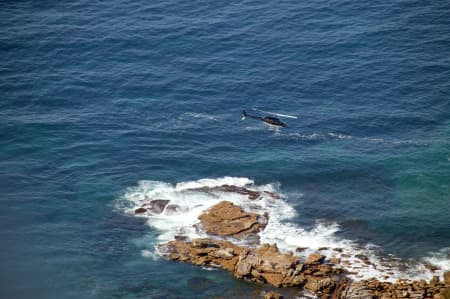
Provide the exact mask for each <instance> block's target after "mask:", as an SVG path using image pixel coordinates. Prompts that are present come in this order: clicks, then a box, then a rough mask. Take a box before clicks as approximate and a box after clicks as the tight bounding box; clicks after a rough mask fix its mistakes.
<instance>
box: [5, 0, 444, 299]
mask: <svg viewBox="0 0 450 299" xmlns="http://www.w3.org/2000/svg"><path fill="white" fill-rule="evenodd" d="M449 12H450V6H449V4H448V3H447V2H446V1H433V2H432V3H423V2H419V1H394V2H392V3H385V2H381V1H370V2H367V1H366V2H364V1H363V2H358V3H354V2H353V1H339V2H337V1H331V2H330V1H326V2H325V1H315V2H313V3H309V2H308V3H298V1H282V2H267V1H244V2H220V1H219V2H217V1H216V2H214V3H210V2H196V3H191V2H186V1H165V2H162V1H152V2H151V3H147V2H145V1H134V2H132V3H128V2H126V1H107V2H99V1H94V2H92V1H72V2H70V3H69V2H67V3H66V2H60V3H46V4H42V3H34V2H31V1H19V2H13V1H3V2H2V3H1V4H0V33H1V34H0V41H1V42H0V54H1V57H2V59H1V60H0V195H1V196H0V201H1V207H2V209H1V213H0V227H1V229H0V238H1V240H2V250H1V251H0V262H1V265H2V268H3V269H6V270H4V271H2V273H1V274H0V285H1V286H2V287H1V288H0V289H1V290H0V294H1V295H2V297H5V298H30V297H39V298H80V297H84V298H111V297H115V298H143V297H155V298H157V297H158V296H159V297H160V298H170V297H171V296H172V297H176V298H180V297H181V298H210V297H212V296H217V295H222V294H224V292H225V290H226V292H227V293H226V294H225V295H226V296H228V297H242V298H245V297H249V296H252V294H253V295H254V294H255V293H258V292H259V291H260V290H259V289H258V288H256V287H254V286H251V285H248V284H246V283H243V282H239V281H235V280H234V279H232V278H231V277H230V276H229V275H228V274H226V273H222V272H219V271H205V270H202V269H196V268H194V267H190V266H187V265H180V264H174V263H170V262H166V261H164V260H161V259H155V260H154V259H152V258H151V257H150V258H149V257H145V256H143V255H142V250H149V249H151V248H152V246H149V245H148V244H153V243H154V242H155V238H156V237H157V236H158V234H159V232H158V231H157V230H155V229H154V228H150V227H149V226H148V225H146V224H145V221H144V220H143V219H136V218H134V217H129V216H127V215H126V214H125V213H123V211H122V210H120V209H117V208H116V204H117V201H120V200H121V198H123V196H124V194H125V192H126V190H127V188H129V187H133V186H136V185H137V184H138V181H140V180H154V181H161V182H168V183H178V182H183V181H190V180H198V179H202V178H218V177H223V176H233V177H248V178H251V179H253V180H254V181H255V183H256V184H266V183H279V184H280V191H281V192H283V193H285V194H287V195H288V196H287V199H286V201H287V202H288V203H289V204H290V205H291V206H292V207H294V208H295V209H296V211H297V216H296V217H295V218H294V219H292V222H294V223H295V224H296V225H297V226H298V227H302V228H304V229H309V228H312V227H313V226H314V223H316V221H317V220H320V221H325V222H335V223H337V224H338V225H339V227H340V229H339V231H338V232H336V236H337V237H339V238H345V239H349V240H354V241H355V242H357V243H359V244H361V245H365V244H374V245H377V246H379V248H380V250H381V251H382V253H381V254H384V255H388V254H393V255H395V256H396V257H399V258H401V259H404V260H409V259H412V260H413V261H417V260H420V259H422V258H424V257H428V258H431V257H434V258H435V259H436V260H437V261H439V262H440V264H441V265H444V266H445V265H448V260H449V256H448V250H449V249H448V248H449V247H450V233H449V232H450V220H449V219H450V218H449V217H448V215H449V212H450V198H449V194H450V187H449V182H450V152H449V148H450V142H449V140H450V129H449V128H450V127H449V119H450V101H449V98H448V97H449V93H450V90H449V86H448V78H449V77H450V62H449V56H448V53H449V44H448V37H449V36H450V21H449V19H448V15H449ZM252 108H258V109H262V110H265V111H276V112H278V113H283V114H292V115H296V116H298V117H299V118H298V119H284V121H285V122H286V123H288V125H289V128H288V129H283V130H280V131H278V132H277V131H273V130H270V129H268V128H267V127H265V126H264V125H262V124H260V123H258V122H254V121H251V120H246V121H241V120H240V113H241V110H242V109H247V110H248V111H249V112H250V111H252V112H254V113H259V112H258V111H255V110H252ZM206 278H207V279H206Z"/></svg>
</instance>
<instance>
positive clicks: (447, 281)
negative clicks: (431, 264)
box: [444, 271, 450, 286]
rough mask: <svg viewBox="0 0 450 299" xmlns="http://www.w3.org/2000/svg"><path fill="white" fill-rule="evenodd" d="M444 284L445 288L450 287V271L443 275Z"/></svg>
mask: <svg viewBox="0 0 450 299" xmlns="http://www.w3.org/2000/svg"><path fill="white" fill-rule="evenodd" d="M444 283H445V285H446V286H450V271H447V272H445V273H444Z"/></svg>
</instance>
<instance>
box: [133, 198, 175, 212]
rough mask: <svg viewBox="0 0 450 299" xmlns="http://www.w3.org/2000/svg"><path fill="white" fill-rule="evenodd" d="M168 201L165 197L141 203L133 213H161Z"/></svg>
mask: <svg viewBox="0 0 450 299" xmlns="http://www.w3.org/2000/svg"><path fill="white" fill-rule="evenodd" d="M168 203H169V200H166V199H154V200H151V201H150V202H148V203H145V204H143V205H142V206H141V207H139V208H137V209H136V210H134V213H135V214H142V213H147V212H148V213H151V214H161V213H162V212H163V211H164V208H165V207H166V206H167V204H168Z"/></svg>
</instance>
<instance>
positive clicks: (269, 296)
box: [264, 292, 283, 299]
mask: <svg viewBox="0 0 450 299" xmlns="http://www.w3.org/2000/svg"><path fill="white" fill-rule="evenodd" d="M264 299H283V296H281V295H280V294H278V293H275V292H268V293H266V294H265V295H264Z"/></svg>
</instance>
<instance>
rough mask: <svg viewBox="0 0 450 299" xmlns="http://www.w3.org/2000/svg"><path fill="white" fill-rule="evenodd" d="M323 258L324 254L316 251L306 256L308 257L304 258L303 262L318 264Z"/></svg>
mask: <svg viewBox="0 0 450 299" xmlns="http://www.w3.org/2000/svg"><path fill="white" fill-rule="evenodd" d="M324 259H325V256H324V255H321V254H318V253H311V254H310V255H309V256H308V259H307V260H306V262H305V264H320V263H322V261H323V260H324Z"/></svg>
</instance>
